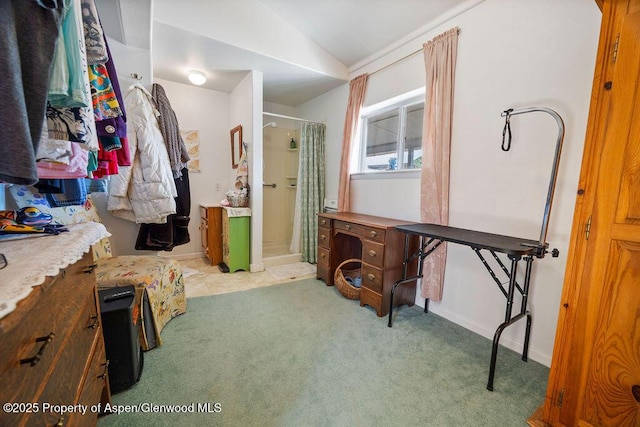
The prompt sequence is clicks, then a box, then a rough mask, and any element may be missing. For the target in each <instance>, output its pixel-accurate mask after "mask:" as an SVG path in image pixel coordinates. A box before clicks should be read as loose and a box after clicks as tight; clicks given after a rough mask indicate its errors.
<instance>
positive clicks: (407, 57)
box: [369, 28, 460, 76]
mask: <svg viewBox="0 0 640 427" xmlns="http://www.w3.org/2000/svg"><path fill="white" fill-rule="evenodd" d="M458 34H460V28H458ZM423 49H424V48H422V47H421V48H420V49H418V50H416V51H413V52H411V53H410V54H408V55H405V56H403V57H402V58H400V59H397V60H395V61H393V62H392V63H391V64H387V65H385V66H384V67H382V68H378V69H377V70H375V71H373V72H371V73H369V76H373V75H374V74H377V73H379V72H380V71H384V70H386V69H387V68H390V67H393V66H394V65H396V64H398V63H400V62H402V61H404V60H406V59H409V58H411V57H412V56H414V55H417V54H418V53H420V52H422V50H423Z"/></svg>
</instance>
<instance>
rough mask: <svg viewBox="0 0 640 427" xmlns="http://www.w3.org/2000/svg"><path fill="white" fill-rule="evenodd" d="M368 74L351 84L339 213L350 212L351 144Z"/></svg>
mask: <svg viewBox="0 0 640 427" xmlns="http://www.w3.org/2000/svg"><path fill="white" fill-rule="evenodd" d="M367 77H368V75H367V74H362V75H359V76H358V77H356V78H355V79H353V80H351V82H350V83H349V102H348V104H347V114H346V116H345V119H344V131H343V132H342V158H341V160H340V183H339V186H338V212H349V211H350V209H351V206H350V194H349V183H350V179H351V178H350V175H349V164H350V161H351V159H350V157H351V144H352V143H353V140H354V139H355V136H356V130H357V128H358V120H359V119H360V107H362V102H363V101H364V92H365V90H366V88H367Z"/></svg>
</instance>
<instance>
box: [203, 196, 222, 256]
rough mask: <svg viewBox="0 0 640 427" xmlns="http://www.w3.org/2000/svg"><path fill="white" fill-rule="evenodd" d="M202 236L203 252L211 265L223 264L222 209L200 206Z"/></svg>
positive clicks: (214, 206) (213, 206) (215, 206)
mask: <svg viewBox="0 0 640 427" xmlns="http://www.w3.org/2000/svg"><path fill="white" fill-rule="evenodd" d="M200 236H201V243H202V252H204V255H205V256H206V257H207V258H208V259H209V260H210V261H211V265H218V264H220V263H221V262H222V207H220V206H217V205H200Z"/></svg>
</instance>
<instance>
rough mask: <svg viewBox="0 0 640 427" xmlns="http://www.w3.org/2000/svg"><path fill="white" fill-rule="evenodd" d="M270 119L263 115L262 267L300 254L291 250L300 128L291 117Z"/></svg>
mask: <svg viewBox="0 0 640 427" xmlns="http://www.w3.org/2000/svg"><path fill="white" fill-rule="evenodd" d="M269 119H270V117H268V116H265V119H264V123H265V125H264V128H263V155H264V164H263V186H264V188H263V223H262V255H263V260H264V264H265V267H267V266H274V265H280V264H289V263H293V262H299V261H300V254H299V253H297V254H292V253H291V251H290V247H291V237H292V235H293V222H294V212H295V202H296V188H297V187H296V186H297V178H298V158H299V149H298V141H299V130H298V129H297V126H296V125H297V124H296V123H295V122H294V121H292V120H283V119H279V120H269ZM292 141H293V142H292Z"/></svg>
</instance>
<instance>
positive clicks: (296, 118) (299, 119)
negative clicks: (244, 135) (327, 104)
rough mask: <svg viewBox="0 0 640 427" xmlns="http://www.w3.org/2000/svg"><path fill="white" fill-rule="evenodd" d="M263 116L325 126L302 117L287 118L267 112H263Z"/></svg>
mask: <svg viewBox="0 0 640 427" xmlns="http://www.w3.org/2000/svg"><path fill="white" fill-rule="evenodd" d="M262 114H264V115H265V116H271V117H280V118H281V119H289V120H298V121H300V122H308V123H315V124H318V125H323V124H324V123H320V122H314V121H312V120H307V119H301V118H300V117H292V116H285V115H283V114H276V113H267V112H266V111H263V112H262Z"/></svg>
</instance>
